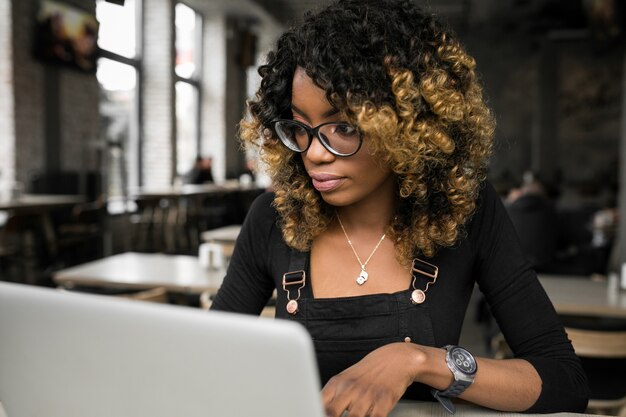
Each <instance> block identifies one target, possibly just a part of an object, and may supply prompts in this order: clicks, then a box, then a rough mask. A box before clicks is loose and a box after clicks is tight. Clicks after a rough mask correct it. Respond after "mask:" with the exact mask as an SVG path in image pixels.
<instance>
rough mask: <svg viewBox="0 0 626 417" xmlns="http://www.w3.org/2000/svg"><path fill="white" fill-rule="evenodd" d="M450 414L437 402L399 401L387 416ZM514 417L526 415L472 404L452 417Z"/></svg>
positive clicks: (565, 415)
mask: <svg viewBox="0 0 626 417" xmlns="http://www.w3.org/2000/svg"><path fill="white" fill-rule="evenodd" d="M534 415H536V416H554V417H574V416H595V414H578V413H557V414H534ZM450 416H451V414H450V413H448V412H447V411H445V410H444V409H443V407H442V406H441V405H440V404H439V403H438V402H421V401H401V402H400V403H399V404H398V405H397V406H396V408H394V409H393V411H392V412H391V413H390V414H389V417H450ZM482 416H499V417H516V416H520V417H521V416H528V414H521V413H509V412H502V411H495V410H489V409H486V408H482V407H479V406H476V405H473V404H457V406H456V413H455V414H454V417H482Z"/></svg>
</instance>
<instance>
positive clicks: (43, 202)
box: [0, 194, 85, 211]
mask: <svg viewBox="0 0 626 417" xmlns="http://www.w3.org/2000/svg"><path fill="white" fill-rule="evenodd" d="M84 202H85V197H84V196H82V195H56V194H25V195H23V196H21V197H20V198H17V199H11V200H0V210H10V211H17V210H20V211H26V210H28V211H41V210H49V209H53V208H58V207H65V206H72V205H74V204H80V203H84Z"/></svg>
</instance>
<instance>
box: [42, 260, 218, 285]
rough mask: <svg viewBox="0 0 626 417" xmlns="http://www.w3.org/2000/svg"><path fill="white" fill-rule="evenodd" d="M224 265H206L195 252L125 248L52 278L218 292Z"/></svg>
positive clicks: (68, 282)
mask: <svg viewBox="0 0 626 417" xmlns="http://www.w3.org/2000/svg"><path fill="white" fill-rule="evenodd" d="M224 275H226V271H225V270H224V269H206V268H203V267H202V266H200V262H199V260H198V258H197V257H195V256H188V255H165V254H160V253H136V252H126V253H122V254H118V255H113V256H108V257H106V258H102V259H99V260H97V261H93V262H87V263H85V264H82V265H77V266H74V267H71V268H67V269H63V270H60V271H58V272H56V273H55V274H54V276H53V280H54V282H56V283H57V284H58V285H61V286H64V287H68V288H69V287H71V286H73V285H84V286H92V287H100V288H117V289H129V290H131V289H132V290H142V289H149V288H156V287H163V288H165V289H167V290H168V291H171V292H180V293H188V294H200V293H202V292H204V291H208V292H210V293H215V292H217V290H218V288H219V286H220V285H221V283H222V280H223V278H224Z"/></svg>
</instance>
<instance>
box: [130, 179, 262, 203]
mask: <svg viewBox="0 0 626 417" xmlns="http://www.w3.org/2000/svg"><path fill="white" fill-rule="evenodd" d="M260 189H261V188H259V187H257V186H255V185H249V186H248V185H246V186H244V185H239V183H231V182H225V183H220V184H212V183H209V184H185V185H180V186H171V187H160V188H153V187H146V188H139V189H136V190H134V191H133V192H131V196H132V198H134V199H137V200H142V199H143V200H151V199H158V198H178V197H193V196H202V195H211V194H219V193H232V192H237V191H255V190H260Z"/></svg>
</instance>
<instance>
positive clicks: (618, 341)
mask: <svg viewBox="0 0 626 417" xmlns="http://www.w3.org/2000/svg"><path fill="white" fill-rule="evenodd" d="M565 331H566V332H567V334H568V336H569V338H570V340H571V341H572V345H573V346H574V350H575V351H576V354H577V355H578V356H579V357H580V358H581V361H582V363H583V368H584V369H585V372H586V373H587V377H588V379H589V386H590V389H591V397H590V399H589V404H588V406H587V411H588V412H590V413H607V414H609V415H617V416H620V417H626V385H625V384H624V383H623V380H622V377H623V374H622V373H620V372H619V370H617V369H615V368H616V366H619V365H621V367H622V368H626V330H589V329H580V328H573V327H566V328H565ZM612 377H613V378H612Z"/></svg>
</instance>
